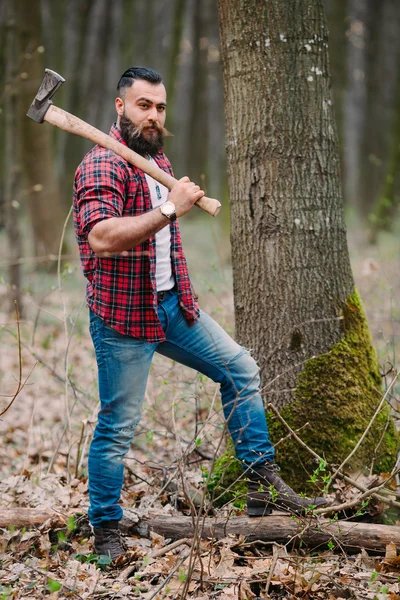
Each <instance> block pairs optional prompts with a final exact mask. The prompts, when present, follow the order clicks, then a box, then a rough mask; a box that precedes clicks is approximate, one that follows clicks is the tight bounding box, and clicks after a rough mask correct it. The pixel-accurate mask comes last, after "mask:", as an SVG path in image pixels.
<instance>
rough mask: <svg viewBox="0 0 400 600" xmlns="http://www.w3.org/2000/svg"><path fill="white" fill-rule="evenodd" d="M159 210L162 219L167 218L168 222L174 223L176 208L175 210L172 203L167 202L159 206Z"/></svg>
mask: <svg viewBox="0 0 400 600" xmlns="http://www.w3.org/2000/svg"><path fill="white" fill-rule="evenodd" d="M160 210H161V214H163V215H164V217H168V219H169V220H170V221H175V219H176V208H175V204H174V203H173V202H169V201H167V202H164V204H161V206H160Z"/></svg>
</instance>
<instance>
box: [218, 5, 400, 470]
mask: <svg viewBox="0 0 400 600" xmlns="http://www.w3.org/2000/svg"><path fill="white" fill-rule="evenodd" d="M219 11H220V13H219V14H220V28H221V47H222V64H223V73H224V90H225V107H226V123H227V154H228V174H229V188H230V203H231V242H232V263H233V287H234V302H235V322H236V337H237V339H238V341H239V342H240V343H241V344H243V345H244V346H245V347H247V348H251V349H252V352H253V353H254V356H255V357H256V359H257V360H258V363H259V365H260V367H261V374H262V385H263V387H262V391H263V394H264V396H265V398H268V399H269V400H270V401H271V402H272V403H273V404H275V405H276V406H278V407H280V408H281V409H282V413H283V414H284V416H285V417H286V418H287V419H288V420H289V421H290V422H291V424H292V425H293V426H294V428H295V429H296V428H298V427H301V426H303V425H304V424H305V423H306V422H310V426H309V427H307V428H306V429H305V430H304V437H305V438H306V439H307V443H308V445H309V446H311V447H313V448H315V449H317V448H319V449H320V451H319V454H321V455H323V454H325V456H326V457H327V458H328V460H330V461H332V462H334V463H336V462H337V461H338V460H343V458H345V457H346V456H347V453H349V452H350V450H351V449H352V448H353V447H354V446H355V443H356V441H357V439H358V438H359V437H360V436H361V435H362V433H363V431H364V429H365V427H366V426H367V424H368V423H369V420H370V418H371V416H372V415H373V413H374V411H375V408H376V406H377V404H378V402H379V394H378V393H377V392H376V388H379V385H380V377H379V374H378V368H377V363H376V356H375V352H374V350H373V348H372V346H371V338H370V335H369V332H368V326H367V324H366V321H365V315H364V313H363V310H362V307H361V305H360V301H359V299H358V297H357V294H356V293H355V290H354V281H353V276H352V272H351V268H350V261H349V254H348V248H347V240H346V229H345V224H344V215H343V206H342V196H341V185H340V173H339V151H338V140H337V135H336V126H335V121H334V114H333V107H332V99H331V91H330V74H329V65H328V43H327V41H328V38H327V29H326V24H325V18H324V12H323V8H322V3H321V1H320V0H306V1H305V0H296V1H295V2H294V1H293V0H290V1H289V0H286V1H284V2H282V0H271V2H269V3H265V2H263V1H261V0H256V1H253V2H243V3H237V2H235V1H234V0H220V1H219ZM386 422H387V411H385V412H384V414H382V415H381V416H380V418H379V420H377V421H376V422H375V424H374V427H373V428H372V429H374V433H371V437H370V438H369V442H368V443H366V444H365V445H364V446H363V447H362V450H361V449H360V451H359V454H358V456H357V459H354V463H353V464H356V463H357V461H358V464H360V463H361V464H368V463H369V461H371V460H373V457H374V449H375V447H376V440H379V439H380V437H381V435H380V434H381V431H383V432H384V431H385V430H384V427H385V423H386ZM388 427H389V430H390V436H389V438H390V439H389V438H388V439H387V444H388V445H383V446H382V447H381V448H380V453H381V456H385V452H387V455H386V458H387V459H388V460H389V462H390V463H391V460H392V459H393V455H394V454H395V451H394V448H395V446H396V444H395V443H394V439H395V433H394V430H393V427H392V425H391V424H389V425H388ZM271 434H272V439H273V440H275V441H277V439H279V438H280V437H284V436H285V435H286V433H285V432H284V431H283V430H282V428H281V427H280V426H279V425H278V424H277V423H276V422H272V421H271ZM278 436H279V437H278ZM383 437H384V438H385V436H383ZM385 440H386V438H385ZM389 442H390V444H392V443H394V445H393V447H392V446H391V445H390V444H389ZM317 452H318V450H317ZM299 454H300V453H299V450H298V448H297V447H296V445H295V444H293V443H292V442H291V441H287V442H285V444H283V445H282V446H280V447H279V453H278V457H279V456H281V457H282V467H284V468H285V470H286V473H287V475H288V476H289V477H290V478H291V480H292V482H293V481H294V479H296V477H297V478H298V479H299V480H300V481H301V480H303V481H304V480H307V479H309V477H310V475H309V474H310V473H312V472H313V470H314V468H315V465H314V464H313V462H312V460H310V459H309V458H308V457H307V456H306V455H304V456H303V454H300V455H301V461H299V458H298V456H299ZM303 461H305V462H303ZM300 464H302V465H306V467H305V471H306V472H305V471H303V470H302V468H300ZM381 464H382V463H381ZM376 466H377V468H380V466H379V465H376ZM307 471H308V473H307Z"/></svg>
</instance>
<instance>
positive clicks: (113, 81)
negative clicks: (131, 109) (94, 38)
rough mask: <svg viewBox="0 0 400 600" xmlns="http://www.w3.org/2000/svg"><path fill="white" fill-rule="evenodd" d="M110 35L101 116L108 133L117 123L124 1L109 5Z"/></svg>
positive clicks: (102, 126) (102, 124) (101, 126)
mask: <svg viewBox="0 0 400 600" xmlns="http://www.w3.org/2000/svg"><path fill="white" fill-rule="evenodd" d="M108 9H109V33H108V39H107V44H106V45H107V48H108V52H107V54H106V61H105V69H104V79H103V93H102V97H103V104H102V111H101V115H100V119H101V120H100V129H102V131H105V132H106V133H108V131H109V129H110V127H111V125H112V123H113V122H114V121H115V106H114V99H115V97H116V95H117V83H118V78H119V76H120V75H121V74H122V71H121V73H119V71H120V51H121V28H122V21H123V16H124V14H123V0H113V2H112V4H110V5H109V7H108Z"/></svg>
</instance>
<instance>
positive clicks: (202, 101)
mask: <svg viewBox="0 0 400 600" xmlns="http://www.w3.org/2000/svg"><path fill="white" fill-rule="evenodd" d="M324 5H325V11H326V16H327V20H328V26H329V31H330V39H329V51H330V62H331V74H332V85H333V94H334V105H335V113H336V120H337V127H338V133H339V141H340V152H341V167H342V169H341V172H342V187H343V196H344V203H345V210H346V219H347V226H348V241H349V245H350V250H351V257H352V266H353V272H354V276H355V279H356V283H357V286H358V288H359V290H360V292H361V295H362V297H363V300H364V303H365V307H366V311H367V315H368V318H369V323H370V327H371V332H372V334H373V338H374V342H375V345H376V347H377V350H378V355H379V362H380V365H381V370H382V372H386V371H387V370H389V368H390V367H391V366H394V367H396V365H398V358H397V356H398V352H399V351H400V346H399V335H400V330H399V318H400V300H399V292H400V284H399V276H398V271H399V269H398V267H399V241H398V234H399V210H398V207H399V199H400V177H399V164H400V68H399V66H400V6H399V4H398V2H396V1H395V0H382V1H381V2H374V1H373V0H325V2H324ZM0 64H1V68H0V90H1V93H0V130H1V131H2V132H3V135H2V139H3V144H2V145H1V147H0V248H1V256H2V258H1V260H0V275H1V283H0V297H1V309H0V311H1V312H0V315H1V321H0V325H1V331H0V344H1V355H0V382H1V388H0V393H1V394H2V395H3V396H4V398H3V401H4V406H6V405H7V402H8V401H9V400H10V399H11V398H12V397H13V394H14V393H15V389H16V388H17V386H18V380H19V378H20V381H21V382H22V381H24V379H25V378H26V377H28V375H29V379H28V381H27V385H26V386H25V387H24V388H23V389H22V391H21V392H20V394H19V395H18V397H17V398H16V400H15V403H14V405H13V406H12V407H11V408H10V409H9V410H8V412H7V413H6V414H5V415H4V417H3V418H2V419H3V420H2V421H1V422H0V431H1V433H2V435H4V439H5V440H6V442H8V446H6V444H5V445H3V447H2V450H1V454H0V469H1V472H2V474H3V476H4V477H3V479H4V481H5V482H6V483H3V488H2V490H3V492H4V493H6V494H7V493H8V494H11V496H10V497H12V498H13V500H15V498H16V497H18V503H19V505H21V506H37V505H38V504H39V505H40V504H41V503H43V504H47V503H49V502H51V500H52V499H53V500H54V497H56V498H57V502H58V501H59V502H60V503H61V504H64V505H67V504H68V503H70V502H71V498H72V497H73V496H74V494H75V495H76V489H77V485H78V484H77V483H76V481H75V488H68V490H69V491H68V492H66V488H65V487H63V486H61V487H57V486H58V485H59V478H60V476H65V474H67V475H66V477H67V480H68V482H69V483H71V481H74V480H78V479H79V478H80V483H81V484H82V485H83V487H84V478H85V459H86V453H87V446H88V443H89V441H90V436H91V432H92V426H93V423H94V419H95V411H96V407H97V402H96V398H97V389H96V373H95V366H94V359H93V353H92V349H91V345H90V340H89V339H88V335H87V315H86V311H85V308H84V281H83V278H82V276H81V275H80V270H79V260H78V255H77V250H76V246H75V241H74V236H73V231H72V222H71V220H70V219H69V220H67V221H66V219H67V215H68V212H69V209H70V205H71V190H72V181H73V174H74V171H75V168H76V166H77V165H78V163H79V162H80V160H81V157H82V156H83V155H84V153H85V152H86V151H87V150H88V149H89V148H90V144H89V143H87V142H85V141H84V140H82V139H81V138H78V137H75V136H72V135H68V134H66V133H64V132H62V131H59V130H56V129H55V128H51V127H50V126H49V125H47V124H46V125H42V126H39V125H38V124H36V123H33V122H31V121H30V120H29V119H27V118H26V117H25V113H26V111H27V109H28V107H29V105H30V103H31V101H32V100H33V98H34V96H35V93H36V91H37V89H38V87H39V85H40V82H41V81H42V78H43V73H44V68H45V67H48V68H51V69H53V70H55V71H57V72H59V73H60V74H61V75H63V76H64V77H65V79H66V82H65V84H64V85H63V87H62V88H61V89H60V90H59V92H58V93H57V97H56V102H55V103H56V104H57V105H59V106H60V107H62V108H64V109H66V110H68V111H69V112H72V113H73V114H76V115H77V116H79V117H81V118H82V119H84V120H86V121H88V122H89V123H91V124H92V125H94V126H96V127H98V128H100V129H102V130H103V131H106V132H107V131H108V130H109V127H110V125H111V124H112V122H113V120H114V98H115V87H116V84H117V81H118V79H119V76H120V75H121V73H122V72H123V71H124V70H125V69H126V68H128V67H129V66H132V65H146V66H151V67H153V68H155V69H157V70H159V71H160V72H161V73H162V74H163V77H164V81H165V84H166V87H167V92H168V115H167V127H168V129H169V130H170V131H171V132H172V133H173V137H171V138H169V139H168V141H167V147H166V152H167V154H168V156H169V158H170V159H171V162H172V164H173V167H174V171H175V175H176V176H177V177H181V176H183V175H188V176H189V177H190V178H191V179H192V180H194V181H195V182H196V183H199V184H200V185H201V186H202V187H203V189H205V191H206V193H207V195H208V196H211V197H216V198H218V199H219V200H220V201H221V202H222V204H223V209H222V211H221V213H220V215H219V216H218V217H217V218H215V219H212V218H211V217H209V216H208V215H204V214H202V213H201V212H200V211H196V210H193V211H192V212H191V213H190V215H188V216H187V217H185V219H182V223H181V229H182V234H183V239H184V245H185V249H186V253H187V257H188V262H189V268H190V272H191V275H192V279H193V283H194V285H195V288H196V290H197V292H198V293H199V294H200V299H201V303H202V306H203V307H204V308H206V309H207V310H209V312H211V313H212V314H213V316H214V317H215V318H216V319H217V320H218V321H219V322H220V323H221V324H222V325H223V326H224V327H226V328H227V329H228V331H230V332H231V333H234V317H233V300H232V275H231V265H230V247H229V193H228V187H227V175H226V158H225V146H224V99H223V86H222V74H221V64H220V44H219V30H218V15H217V6H216V3H215V2H214V1H213V0H201V1H200V0H197V1H196V0H168V1H167V0H146V1H145V0H134V1H133V0H130V1H127V0H113V2H112V3H110V2H107V1H106V0H65V1H64V2H51V1H50V0H40V1H39V0H36V1H34V2H29V1H28V0H19V1H18V2H11V1H8V0H3V2H1V3H0ZM299 102H301V98H299ZM254 119H257V115H256V114H255V115H254ZM61 242H62V243H61ZM15 300H17V304H18V307H19V312H20V318H21V323H20V333H19V334H18V328H17V324H16V313H15V303H14V301H15ZM18 336H20V337H19V339H20V343H21V346H22V347H21V348H20V350H21V361H20V360H19V351H18V346H19V345H18ZM35 365H36V366H35ZM20 367H21V369H22V375H19V369H20ZM32 369H34V371H33V373H32V374H30V372H31V370H32ZM214 392H215V389H214V388H213V386H211V385H210V383H209V382H205V381H203V380H202V378H201V377H198V376H197V375H196V374H193V373H190V372H189V371H188V372H186V371H183V372H182V371H180V370H178V369H176V367H175V366H172V367H171V366H170V365H168V364H165V363H164V362H163V361H162V360H158V361H156V363H155V365H154V368H153V371H152V377H151V380H150V383H149V388H148V393H147V408H146V413H145V415H144V419H143V425H142V427H141V429H140V430H139V432H138V436H137V441H136V453H135V458H131V460H135V461H138V460H139V461H141V462H139V463H137V464H136V466H135V470H136V467H137V465H138V464H140V468H142V469H143V473H142V475H143V478H144V479H146V480H147V475H148V474H147V475H146V473H147V471H146V469H148V465H149V464H152V465H160V464H161V465H162V466H163V468H164V469H165V470H166V472H168V469H169V468H170V466H171V465H172V464H173V458H172V457H173V453H174V448H175V444H176V440H177V439H178V440H179V443H185V440H190V439H192V437H193V428H195V430H196V431H197V428H198V423H199V420H201V414H202V412H204V411H205V410H206V408H205V407H207V406H208V404H209V402H210V401H212V398H213V396H214ZM396 393H398V388H395V389H394V397H396ZM171 398H172V399H173V402H171ZM171 404H173V405H174V410H175V414H172V416H171V417H170V418H169V419H167V422H165V419H164V416H162V414H163V412H165V411H167V412H168V411H169V410H170V406H171ZM165 407H167V408H165ZM172 412H173V411H172ZM216 419H217V424H214V425H213V427H218V426H220V423H219V424H218V415H217V417H216ZM176 428H178V432H179V433H178V434H177V430H176ZM212 431H213V429H212V428H211V430H210V432H208V434H207V435H205V436H204V440H203V442H202V444H203V446H202V447H203V448H204V452H205V454H206V455H211V454H212V452H213V450H214V447H215V446H216V444H215V442H214V440H213V439H212V438H213V435H212ZM187 445H189V443H187ZM160 461H161V463H160ZM25 472H26V473H28V474H29V473H37V474H41V475H40V477H39V479H40V482H41V483H40V485H39V486H37V487H36V488H35V489H33V488H34V486H31V487H29V486H28V487H29V489H28V488H27V487H26V481H27V477H28V476H27V475H24V476H22V475H23V474H24V473H25ZM136 472H137V470H136ZM53 475H56V476H57V478H58V479H52V476H53ZM16 476H18V477H19V479H18V482H17V484H16V481H15V479H12V478H13V477H16ZM30 477H31V476H29V477H28V479H29V478H30ZM46 477H47V479H46ZM192 477H193V484H194V485H195V484H196V483H198V481H197V480H196V475H192ZM197 477H198V475H197ZM10 478H11V479H10ZM7 482H9V483H7ZM82 482H83V483H82ZM8 485H9V487H7V486H8ZM18 486H20V487H18ZM21 486H22V487H21ZM23 486H25V487H24V488H23ZM83 487H82V495H81V496H80V497H79V502H83V505H84V504H85V500H84V495H85V490H84V489H83ZM22 488H23V490H22ZM38 488H39V490H38ZM11 489H13V491H12V492H10V490H11ZM55 490H57V492H55ZM73 490H75V492H74V491H73ZM134 491H135V493H137V494H139V495H140V493H141V490H140V488H139V487H137V486H136V487H135V488H134ZM142 491H143V490H142ZM57 494H59V496H57Z"/></svg>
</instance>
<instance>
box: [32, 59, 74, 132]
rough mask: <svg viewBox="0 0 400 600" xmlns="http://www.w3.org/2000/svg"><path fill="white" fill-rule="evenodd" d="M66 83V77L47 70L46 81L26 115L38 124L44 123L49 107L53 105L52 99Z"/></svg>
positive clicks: (45, 73)
mask: <svg viewBox="0 0 400 600" xmlns="http://www.w3.org/2000/svg"><path fill="white" fill-rule="evenodd" d="M64 81H65V79H64V77H61V75H59V74H58V73H56V72H55V71H51V70H50V69H45V72H44V79H43V81H42V84H41V86H40V88H39V90H38V93H37V94H36V96H35V99H34V101H33V102H32V104H31V106H30V108H29V110H28V112H27V113H26V114H27V116H28V117H30V118H31V119H33V120H34V121H37V122H38V123H43V120H44V117H45V114H46V113H47V111H48V108H49V106H50V105H51V104H52V101H51V98H52V97H53V96H54V94H55V93H56V91H57V90H58V88H59V87H60V86H61V85H62V84H63V83H64Z"/></svg>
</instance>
